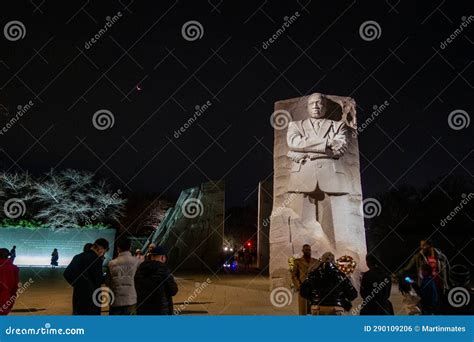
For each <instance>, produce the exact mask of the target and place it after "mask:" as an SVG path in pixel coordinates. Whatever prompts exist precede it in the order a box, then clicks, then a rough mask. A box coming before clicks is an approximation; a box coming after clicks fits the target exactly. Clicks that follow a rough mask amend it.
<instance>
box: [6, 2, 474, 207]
mask: <svg viewBox="0 0 474 342" xmlns="http://www.w3.org/2000/svg"><path fill="white" fill-rule="evenodd" d="M40 3H41V1H32V2H30V1H9V2H8V3H7V2H5V1H2V3H1V5H0V18H1V21H0V23H1V28H2V33H3V28H4V27H5V25H7V23H9V22H10V21H13V20H18V21H20V22H21V23H22V24H23V25H24V27H25V31H26V34H25V36H24V38H23V39H18V40H15V41H10V40H7V39H6V37H5V34H4V35H2V36H0V44H1V48H0V53H1V57H0V59H1V62H0V85H1V87H0V103H1V104H2V106H4V107H6V108H7V110H4V112H5V111H8V112H9V113H10V114H9V115H6V114H5V113H4V114H2V115H0V120H1V125H2V126H4V125H5V124H6V123H7V122H8V121H9V120H10V119H11V117H13V116H14V115H15V111H16V108H17V106H18V105H24V104H26V103H28V102H29V101H33V103H34V105H33V107H32V108H31V109H30V110H29V111H28V112H27V113H26V114H24V115H23V116H22V117H21V119H20V120H19V121H18V122H16V123H15V124H14V125H13V126H12V127H11V128H10V129H8V130H7V132H5V133H4V134H3V135H0V146H1V148H2V151H1V152H0V156H1V157H0V161H1V166H0V168H1V169H2V170H10V171H14V170H29V171H30V172H34V173H41V172H44V171H47V170H48V169H50V168H51V167H57V168H58V169H64V168H77V169H88V170H91V171H93V172H97V174H98V175H100V176H104V177H107V178H109V179H110V180H111V181H112V182H113V183H114V184H115V186H116V187H117V188H120V189H122V190H123V191H136V192H145V191H146V192H155V193H157V194H163V195H166V196H170V197H176V196H177V195H178V194H179V192H180V191H181V190H182V189H184V188H187V187H190V186H193V185H197V184H199V183H201V182H205V181H207V180H208V179H212V180H217V179H220V178H224V179H225V180H226V182H227V201H228V205H254V204H255V200H256V192H255V189H256V187H257V184H258V181H259V180H262V179H265V178H268V177H270V178H271V175H272V163H273V160H272V153H271V152H272V149H273V128H272V127H271V125H270V124H269V117H270V115H271V114H272V112H273V103H274V102H275V101H277V100H281V99H286V98H293V97H298V96H302V95H307V94H310V93H312V92H316V91H317V92H322V93H327V94H336V95H350V96H352V97H354V98H355V99H356V101H357V104H358V121H359V123H362V122H364V121H365V120H366V118H367V117H368V116H370V114H371V111H372V108H373V106H374V105H381V104H382V103H384V102H385V101H388V103H389V106H388V107H387V108H386V109H385V110H384V111H383V112H382V113H381V114H380V115H379V116H378V117H377V118H376V120H375V121H374V122H372V123H371V124H370V125H369V126H368V127H367V128H366V129H365V130H364V131H363V132H362V133H361V134H360V136H359V137H360V149H361V171H362V182H363V191H364V194H365V195H366V196H367V195H371V194H374V193H376V192H382V191H385V190H387V189H389V188H390V187H396V186H398V185H400V184H402V183H412V184H416V183H425V182H426V181H428V180H432V179H436V178H438V177H440V176H443V175H446V174H448V173H454V174H460V175H462V176H464V177H472V170H473V164H474V163H473V155H472V148H473V138H472V137H473V134H472V133H473V130H472V127H473V124H472V123H471V124H470V125H469V126H468V127H467V128H464V129H460V130H454V129H452V128H450V126H449V124H448V116H449V114H450V113H451V112H452V111H454V110H464V111H465V112H466V114H462V113H461V115H464V117H465V118H467V119H469V120H470V116H472V113H473V106H472V97H473V84H474V80H473V73H474V69H473V67H472V56H473V54H472V52H473V48H472V46H473V45H472V44H473V42H474V34H473V26H474V22H471V23H469V24H467V25H466V27H463V31H462V32H461V33H460V34H458V35H456V36H455V39H454V40H453V41H452V42H451V43H449V44H448V45H447V46H446V47H445V48H444V49H441V47H440V43H441V42H443V41H444V40H445V39H446V38H448V37H449V36H450V35H451V34H453V33H454V31H455V30H456V29H457V28H459V26H460V25H461V23H462V22H463V20H464V19H466V17H464V18H463V16H467V17H468V16H469V15H470V14H471V13H472V7H469V6H468V2H462V3H455V4H454V3H452V4H451V3H448V2H444V1H443V2H440V1H427V2H423V3H422V2H419V1H404V2H396V1H377V2H375V1H373V2H370V3H369V2H362V1H353V2H351V1H314V0H313V1H307V2H305V0H302V1H296V2H291V1H286V2H282V1H279V2H270V1H264V2H262V1H258V2H256V1H247V2H245V1H218V0H213V1H209V2H208V1H186V2H185V1H179V2H178V1H177V2H174V1H130V2H128V0H122V1H107V0H103V1H90V2H88V1H45V2H43V3H41V5H40ZM395 3H397V4H396V5H395ZM119 11H120V12H121V14H122V17H121V18H119V20H118V21H117V22H116V23H114V24H113V26H112V27H111V28H110V29H108V31H107V32H106V33H105V34H103V35H102V36H101V37H100V39H99V40H98V41H97V42H96V43H95V44H93V45H92V46H91V47H90V48H89V49H86V48H85V42H87V41H89V40H90V39H91V38H93V37H94V35H96V34H97V33H98V32H99V30H100V29H101V28H103V27H104V25H105V23H106V17H107V16H113V15H115V14H117V12H119ZM295 12H298V13H299V17H298V18H297V19H296V20H295V21H294V22H293V23H292V24H291V25H290V27H289V28H287V29H286V31H285V32H284V33H283V34H282V35H281V36H280V37H279V38H278V39H277V40H276V41H275V42H274V43H272V44H270V46H269V47H268V48H267V49H263V48H262V44H263V42H265V41H267V40H268V39H269V38H270V37H271V36H272V35H273V34H274V33H275V32H276V31H277V30H278V29H279V28H280V27H281V26H282V24H283V23H284V20H285V19H284V17H291V16H292V15H294V14H295ZM472 19H474V18H471V20H472ZM190 20H196V21H198V22H199V23H200V24H201V25H202V27H203V34H202V37H201V38H200V39H197V40H195V41H187V40H185V39H184V38H183V36H182V33H181V28H182V26H183V25H184V24H185V23H186V22H188V21H190ZM369 20H372V21H375V22H376V23H377V24H378V25H379V27H380V29H381V31H380V37H378V39H374V40H371V41H366V40H364V39H362V37H361V35H360V33H359V27H360V26H361V24H362V23H364V22H366V21H369ZM137 85H139V88H140V89H141V90H137V89H136V86H137ZM207 101H210V102H211V103H212V105H211V106H210V108H209V109H208V110H207V111H206V112H205V113H203V114H202V115H201V116H200V117H199V119H198V120H197V121H196V122H195V123H194V124H193V125H192V126H191V127H190V128H188V129H187V130H186V131H185V132H184V133H183V134H182V135H181V136H180V137H179V138H177V139H176V138H175V137H174V136H173V135H174V132H175V131H176V130H178V129H179V128H180V127H181V126H182V125H183V124H184V123H185V122H186V121H187V120H188V119H189V117H190V116H191V115H192V113H193V111H194V108H195V106H196V105H203V104H204V103H206V102H207ZM101 109H106V110H109V111H111V112H112V113H113V116H114V120H115V123H114V125H113V127H111V128H109V129H106V130H98V129H96V128H95V127H94V126H93V124H92V117H93V115H94V113H95V112H96V111H98V110H101ZM441 186H442V184H441Z"/></svg>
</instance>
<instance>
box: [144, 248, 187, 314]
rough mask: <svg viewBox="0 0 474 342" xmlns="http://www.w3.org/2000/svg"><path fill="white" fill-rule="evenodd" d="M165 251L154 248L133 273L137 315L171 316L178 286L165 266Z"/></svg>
mask: <svg viewBox="0 0 474 342" xmlns="http://www.w3.org/2000/svg"><path fill="white" fill-rule="evenodd" d="M167 258H168V257H167V251H166V249H165V248H164V247H162V246H156V247H154V248H153V249H150V250H149V252H148V258H147V259H146V260H145V261H144V262H142V263H141V264H140V266H138V270H137V272H136V273H135V289H136V291H137V309H136V312H137V315H172V314H173V296H174V295H176V293H178V285H177V284H176V281H175V279H174V277H173V275H172V274H171V271H170V269H169V268H168V267H167V266H166V261H167Z"/></svg>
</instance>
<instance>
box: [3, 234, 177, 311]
mask: <svg viewBox="0 0 474 342" xmlns="http://www.w3.org/2000/svg"><path fill="white" fill-rule="evenodd" d="M116 247H117V252H118V253H117V256H116V257H115V258H114V259H112V260H111V261H110V262H109V263H108V264H107V266H106V267H104V260H105V254H106V253H107V251H108V250H109V242H108V241H107V240H106V239H103V238H100V239H97V240H96V241H95V242H94V243H86V244H85V245H84V247H83V251H82V252H81V253H79V254H77V255H75V256H74V257H73V259H72V260H71V262H70V263H69V265H68V266H67V267H66V269H65V270H64V274H63V276H64V278H65V280H66V281H67V282H68V283H69V284H70V285H71V286H72V288H73V294H72V314H73V315H100V314H101V309H102V307H104V306H109V314H110V315H132V314H136V315H172V314H173V296H175V295H176V294H177V292H178V286H177V284H176V281H175V279H174V277H173V275H172V274H171V271H170V270H169V268H168V267H167V266H166V262H167V259H168V256H167V251H166V248H164V247H162V246H156V245H155V244H150V245H149V246H148V250H147V252H146V253H145V255H142V253H141V251H140V250H137V251H136V252H135V255H132V253H131V252H130V248H131V242H130V240H129V239H127V238H124V239H119V240H118V241H116ZM15 257H16V246H13V248H12V249H11V250H10V251H9V250H8V249H6V248H0V315H7V314H9V313H10V312H11V310H12V308H13V305H14V303H15V300H16V295H17V291H18V284H19V268H18V267H17V266H16V265H14V261H15ZM58 260H59V252H58V250H57V249H56V248H55V249H54V250H53V252H52V254H51V266H52V267H53V268H55V267H57V266H58ZM104 284H105V285H106V286H107V287H108V290H105V288H104V287H103V285H104ZM103 291H109V293H108V296H103V293H102V292H103ZM102 298H108V299H109V301H108V302H107V303H103V302H102V300H101V299H102Z"/></svg>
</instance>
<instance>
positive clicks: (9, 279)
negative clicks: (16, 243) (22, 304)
mask: <svg viewBox="0 0 474 342" xmlns="http://www.w3.org/2000/svg"><path fill="white" fill-rule="evenodd" d="M9 255H10V252H9V251H8V249H6V248H0V316H2V315H8V314H9V313H10V311H11V310H12V308H13V305H14V304H15V300H16V291H17V290H18V282H19V269H18V267H17V266H15V265H13V260H12V259H9V258H8V256H9Z"/></svg>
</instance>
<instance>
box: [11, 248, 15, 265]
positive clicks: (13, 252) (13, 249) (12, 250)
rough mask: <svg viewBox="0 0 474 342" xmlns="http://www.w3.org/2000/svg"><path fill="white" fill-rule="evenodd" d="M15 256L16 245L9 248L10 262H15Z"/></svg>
mask: <svg viewBox="0 0 474 342" xmlns="http://www.w3.org/2000/svg"><path fill="white" fill-rule="evenodd" d="M15 258H16V246H13V248H12V249H11V250H10V259H12V263H13V262H15Z"/></svg>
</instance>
